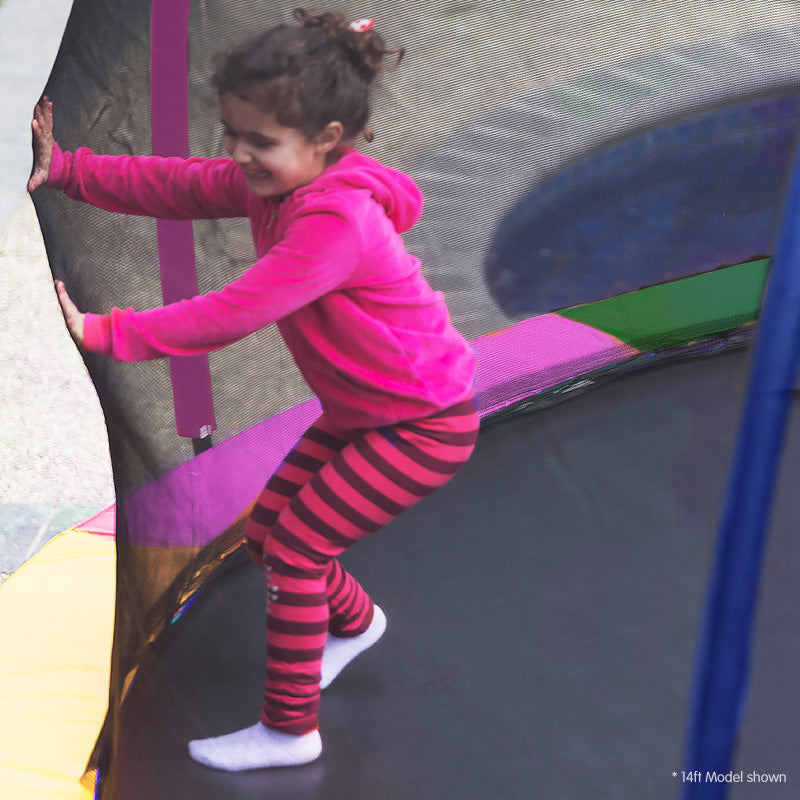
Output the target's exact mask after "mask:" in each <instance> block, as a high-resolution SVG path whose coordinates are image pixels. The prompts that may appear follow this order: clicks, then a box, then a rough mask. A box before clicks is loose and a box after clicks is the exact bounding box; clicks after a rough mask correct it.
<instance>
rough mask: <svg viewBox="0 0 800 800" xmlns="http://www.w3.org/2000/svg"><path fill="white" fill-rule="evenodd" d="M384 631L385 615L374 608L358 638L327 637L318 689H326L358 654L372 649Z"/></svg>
mask: <svg viewBox="0 0 800 800" xmlns="http://www.w3.org/2000/svg"><path fill="white" fill-rule="evenodd" d="M385 630H386V615H385V614H384V613H383V611H382V610H381V609H380V608H379V607H378V606H374V612H373V617H372V622H371V623H370V625H369V628H367V629H366V630H365V631H364V633H360V634H359V635H358V636H349V637H347V638H340V637H336V636H328V638H327V639H326V641H325V650H324V651H323V653H322V680H321V681H320V684H319V688H320V689H326V688H327V687H328V686H330V685H331V683H332V682H333V679H334V678H335V677H336V676H337V675H338V674H339V673H340V672H341V671H342V670H343V669H344V668H345V667H346V666H347V665H348V664H349V663H350V662H351V661H352V660H353V659H354V658H355V657H356V656H357V655H358V654H359V653H363V652H364V651H365V650H367V649H368V648H370V647H372V645H374V644H375V642H377V641H378V639H380V638H381V636H383V632H384V631H385Z"/></svg>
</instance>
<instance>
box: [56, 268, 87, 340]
mask: <svg viewBox="0 0 800 800" xmlns="http://www.w3.org/2000/svg"><path fill="white" fill-rule="evenodd" d="M55 285H56V295H57V296H58V302H59V305H60V306H61V312H62V313H63V315H64V321H65V322H66V323H67V330H68V331H69V333H70V336H72V338H73V340H74V341H75V344H77V345H78V346H79V347H80V346H81V345H83V324H84V318H85V316H86V315H85V314H82V313H81V312H80V311H79V310H78V307H77V306H76V305H75V303H73V302H72V298H71V297H70V296H69V294H68V293H67V287H66V286H65V285H64V282H63V281H56V284H55Z"/></svg>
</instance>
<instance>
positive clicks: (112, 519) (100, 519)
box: [72, 503, 117, 536]
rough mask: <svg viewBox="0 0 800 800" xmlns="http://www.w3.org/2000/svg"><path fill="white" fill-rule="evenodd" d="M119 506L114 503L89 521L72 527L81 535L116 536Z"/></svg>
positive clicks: (86, 520)
mask: <svg viewBox="0 0 800 800" xmlns="http://www.w3.org/2000/svg"><path fill="white" fill-rule="evenodd" d="M116 512H117V505H116V503H112V504H111V505H110V506H109V507H108V508H104V509H103V510H102V511H98V512H97V513H96V514H93V515H92V516H91V517H89V518H88V519H85V520H83V522H79V523H78V524H77V525H73V526H72V530H75V531H80V532H81V533H96V534H98V535H99V536H114V534H115V532H116Z"/></svg>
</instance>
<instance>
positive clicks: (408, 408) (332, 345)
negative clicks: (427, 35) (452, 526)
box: [29, 9, 478, 770]
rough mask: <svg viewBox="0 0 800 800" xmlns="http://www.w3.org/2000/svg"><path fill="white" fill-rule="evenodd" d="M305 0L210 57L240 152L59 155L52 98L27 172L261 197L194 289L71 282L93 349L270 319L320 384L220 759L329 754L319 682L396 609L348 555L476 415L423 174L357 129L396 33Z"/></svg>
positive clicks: (442, 476) (201, 755)
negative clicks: (251, 665) (221, 275)
mask: <svg viewBox="0 0 800 800" xmlns="http://www.w3.org/2000/svg"><path fill="white" fill-rule="evenodd" d="M295 17H296V20H297V22H298V23H299V24H298V25H279V26H278V27H275V28H273V29H270V30H269V31H267V32H266V33H265V34H263V35H262V36H260V37H258V38H257V39H255V40H253V41H251V42H248V43H247V44H246V45H244V46H242V47H240V48H239V49H237V50H235V51H234V52H233V53H231V54H230V55H229V56H228V57H227V59H226V60H225V61H224V63H223V64H222V66H221V67H220V68H219V70H218V71H217V73H216V74H215V76H214V84H215V86H216V88H217V90H218V92H219V102H220V108H221V116H222V124H223V125H224V132H225V148H226V150H227V152H228V153H229V154H230V158H213V159H202V158H190V159H186V160H184V159H177V158H157V157H129V156H98V155H95V154H93V153H92V152H91V151H89V150H87V149H79V150H77V151H76V152H75V153H66V152H62V151H61V150H60V149H59V147H58V145H57V144H55V142H54V140H53V109H52V103H50V101H49V100H47V98H45V99H44V100H43V101H42V102H41V103H40V105H39V106H37V108H36V110H35V112H34V120H33V123H32V127H33V133H34V150H35V164H34V170H33V173H32V177H31V179H30V183H29V189H30V190H31V191H33V190H34V189H36V188H37V187H38V186H40V185H42V184H46V185H47V186H50V187H54V188H57V189H63V190H64V191H65V192H66V193H67V194H68V195H69V196H70V197H73V198H75V199H78V200H83V201H86V202H89V203H92V204H94V205H97V206H100V207H101V208H105V209H108V210H112V211H118V212H124V213H131V214H144V215H150V216H153V217H160V218H173V219H199V218H208V217H235V216H247V217H249V218H250V222H251V226H252V231H253V237H254V240H255V246H256V252H257V255H258V260H257V261H256V262H255V264H253V266H252V267H250V268H249V269H248V270H247V271H246V272H245V273H244V274H243V275H242V276H241V277H240V278H238V279H237V280H235V281H233V282H232V283H230V284H228V285H227V286H225V287H224V288H223V289H221V290H220V291H215V292H210V293H208V294H205V295H202V296H198V297H194V298H192V299H190V300H185V301H182V302H179V303H174V304H171V305H167V306H163V307H161V308H155V309H152V310H149V311H140V312H136V311H134V310H133V309H130V308H128V309H124V310H121V309H119V308H115V309H113V310H112V311H111V313H110V314H105V315H97V314H83V313H81V312H80V311H78V309H77V308H76V307H75V305H74V303H73V302H72V301H71V300H70V298H69V295H68V294H67V290H66V288H65V287H64V285H63V283H61V282H58V283H57V285H56V288H57V293H58V298H59V301H60V303H61V307H62V310H63V313H64V317H65V319H66V323H67V326H68V328H69V330H70V333H71V334H72V336H73V338H74V339H75V341H76V342H77V344H78V345H79V346H80V347H82V348H84V349H86V350H90V351H95V352H99V353H105V354H107V355H111V356H113V357H114V358H116V359H120V360H128V361H132V360H142V359H152V358H162V357H165V356H180V355H191V354H195V353H204V352H208V351H211V350H214V349H217V348H221V347H224V346H225V345H227V344H230V343H231V342H234V341H236V340H237V339H240V338H242V337H244V336H247V335H248V334H250V333H253V332H254V331H256V330H258V329H260V328H262V327H264V326H266V325H269V324H271V323H273V322H274V323H277V325H278V328H279V330H280V332H281V334H282V336H283V338H284V340H285V342H286V345H287V346H288V348H289V350H290V351H291V353H292V355H293V356H294V359H295V360H296V362H297V364H298V366H299V368H300V370H301V371H302V373H303V376H304V377H305V379H306V381H307V383H308V385H309V386H310V387H311V388H312V389H313V391H314V392H315V393H316V394H317V395H318V397H319V399H320V401H321V403H322V407H323V413H322V415H321V416H320V417H319V419H318V420H317V421H316V422H315V423H314V424H313V425H312V426H311V428H310V429H309V430H308V431H307V432H306V433H305V435H304V436H303V437H302V439H301V440H300V442H299V443H298V444H297V445H296V447H295V449H294V450H293V451H292V452H291V453H290V454H289V455H288V456H287V457H286V460H285V461H284V463H283V464H282V466H281V467H280V468H279V469H278V471H277V472H276V474H275V475H273V476H272V477H271V478H270V480H269V482H268V483H267V485H266V488H265V489H264V491H263V493H262V494H261V496H260V498H259V500H258V502H257V504H256V506H255V508H254V510H253V512H252V514H251V516H250V518H249V520H248V524H247V529H246V535H247V547H248V550H249V553H250V554H251V557H252V558H253V559H254V560H255V561H256V562H257V563H258V564H259V566H261V567H262V568H263V570H264V573H265V577H266V583H267V594H268V612H267V633H266V637H267V666H266V688H265V692H264V706H263V710H262V713H261V718H260V720H258V721H257V722H256V723H255V724H254V725H252V726H250V727H248V728H244V729H243V730H240V731H236V732H234V733H230V734H227V735H224V736H220V737H216V738H212V739H204V740H198V741H193V742H190V743H189V754H190V755H191V757H192V758H193V759H194V760H195V761H198V762H200V763H202V764H205V765H207V766H210V767H215V768H218V769H224V770H244V769H254V768H263V767H273V766H287V765H292V764H303V763H307V762H309V761H312V760H314V759H315V758H317V757H318V756H319V754H320V752H321V749H322V744H321V739H320V735H319V731H318V730H317V710H318V707H319V695H320V689H322V688H325V687H326V686H327V685H328V684H330V682H331V681H332V680H333V679H334V678H335V677H336V675H337V674H338V673H339V672H340V670H341V669H343V668H344V667H345V666H346V665H347V663H348V662H349V661H351V660H352V659H353V658H354V657H355V656H357V655H358V654H359V653H361V652H363V651H364V650H366V649H367V648H368V647H370V646H371V645H372V644H374V643H375V642H376V641H377V640H378V639H379V638H380V637H381V635H382V634H383V632H384V629H385V627H386V618H385V616H384V614H383V612H382V611H381V609H380V608H379V607H378V606H377V605H375V604H374V603H373V602H372V600H371V599H370V597H369V596H368V595H367V594H366V592H365V591H364V590H363V589H362V588H361V586H360V585H359V584H358V583H357V582H356V581H355V579H354V578H353V577H352V576H350V575H349V574H348V573H347V572H345V570H344V569H343V568H342V567H341V565H340V564H339V562H338V561H337V556H339V555H340V554H341V553H342V552H343V551H344V550H346V549H347V548H348V547H349V546H350V545H352V544H353V543H354V542H356V541H358V540H359V539H361V538H362V537H364V536H366V535H367V534H369V533H372V532H374V531H376V530H378V529H379V528H381V527H383V526H384V525H386V524H387V523H388V522H389V521H391V520H392V519H394V518H395V517H396V516H397V515H398V514H400V513H401V512H402V511H403V510H405V509H406V508H409V507H410V506H412V505H414V504H415V503H416V502H418V501H419V500H420V499H422V498H423V497H425V496H426V495H428V494H429V493H430V492H431V491H433V490H434V489H436V488H438V487H439V486H442V485H443V484H445V483H446V482H447V481H448V480H449V479H450V478H451V477H452V476H453V475H454V474H455V473H456V472H457V471H458V470H459V468H460V467H461V466H462V465H463V463H464V462H465V461H466V460H467V458H468V457H469V455H470V453H471V452H472V449H473V447H474V444H475V440H476V438H477V431H478V418H477V414H476V412H475V408H474V405H473V402H472V392H473V382H474V373H475V360H474V354H473V352H472V350H471V348H470V347H469V345H468V344H467V343H466V342H465V341H464V339H463V338H462V337H461V336H460V335H459V334H458V333H457V332H456V330H455V329H454V328H453V327H452V325H451V323H450V321H449V317H448V313H447V309H446V307H445V305H444V302H443V299H442V296H441V294H440V293H438V292H434V291H432V290H431V288H430V287H429V286H428V284H427V283H426V281H425V280H424V279H423V277H422V276H421V274H420V269H419V263H418V261H417V260H416V259H415V258H413V257H412V256H410V255H409V254H408V253H407V252H406V250H405V248H404V246H403V242H402V239H401V234H402V233H403V232H404V231H406V230H408V229H409V228H410V227H411V226H412V225H413V224H414V223H415V222H416V221H417V219H418V217H419V215H420V212H421V207H422V199H421V196H420V192H419V190H418V189H417V187H416V186H415V185H414V183H413V182H412V181H411V179H410V178H408V177H407V176H406V175H404V174H402V173H400V172H397V171H394V170H392V169H389V168H387V167H385V166H383V165H381V164H379V163H378V162H376V161H374V160H372V159H370V158H368V157H366V156H364V155H361V154H360V153H359V152H357V151H356V150H355V149H353V148H352V147H351V146H350V144H349V143H351V142H352V141H353V140H354V139H355V138H356V137H357V136H359V135H360V134H365V135H367V136H369V132H368V131H367V130H366V128H365V126H366V124H367V120H368V117H369V96H370V86H371V85H372V84H373V82H374V80H375V78H376V77H377V75H378V73H379V71H380V69H381V65H382V60H383V59H384V57H385V56H386V55H388V54H390V52H391V51H388V50H387V49H386V47H385V46H384V43H383V40H382V39H381V37H380V36H379V35H378V34H377V33H376V32H375V31H374V30H373V29H372V24H373V21H372V20H359V21H357V22H355V23H350V24H348V23H347V22H346V20H345V19H343V18H342V17H341V16H340V15H338V14H332V13H327V14H321V15H319V16H314V15H312V14H310V13H308V12H306V11H304V10H302V9H300V10H298V11H296V12H295Z"/></svg>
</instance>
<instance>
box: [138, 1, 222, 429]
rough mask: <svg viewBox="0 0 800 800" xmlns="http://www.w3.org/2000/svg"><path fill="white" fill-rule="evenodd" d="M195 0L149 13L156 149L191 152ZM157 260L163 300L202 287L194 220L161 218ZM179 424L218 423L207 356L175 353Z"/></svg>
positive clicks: (161, 5) (164, 4)
mask: <svg viewBox="0 0 800 800" xmlns="http://www.w3.org/2000/svg"><path fill="white" fill-rule="evenodd" d="M191 5H192V4H191V0H153V2H152V4H151V18H150V116H151V125H152V135H153V153H154V155H160V156H181V157H184V158H185V157H187V156H188V155H189V55H188V52H189V51H188V42H189V15H190V12H191ZM156 225H157V236H158V260H159V265H160V270H161V293H162V297H163V300H164V303H174V302H176V301H178V300H183V299H184V298H187V297H193V296H194V295H196V294H197V293H198V291H199V286H198V282H197V267H196V264H195V257H194V233H193V230H192V223H191V221H186V220H158V221H157V223H156ZM169 362H170V375H171V378H172V395H173V403H174V406H175V426H176V429H177V431H178V434H179V435H180V436H185V437H187V438H190V439H197V438H203V437H205V436H208V435H210V433H211V431H213V430H214V429H215V428H216V421H215V418H214V402H213V397H212V393H211V374H210V370H209V366H208V358H207V357H206V356H192V357H190V358H180V359H177V358H171V359H169Z"/></svg>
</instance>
